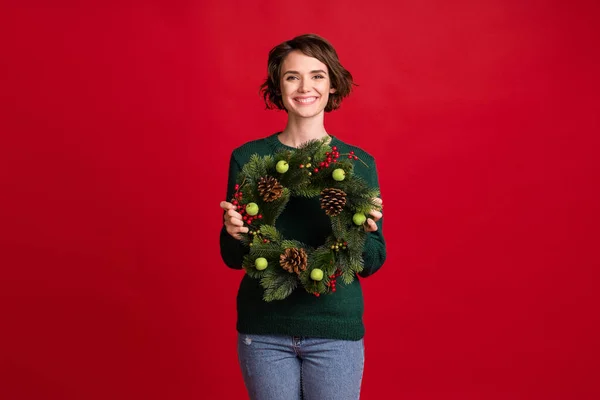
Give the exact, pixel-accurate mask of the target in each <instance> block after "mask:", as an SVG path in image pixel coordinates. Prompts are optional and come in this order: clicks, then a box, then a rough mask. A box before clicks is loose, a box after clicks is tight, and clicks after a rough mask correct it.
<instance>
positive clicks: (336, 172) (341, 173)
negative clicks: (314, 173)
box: [331, 168, 346, 182]
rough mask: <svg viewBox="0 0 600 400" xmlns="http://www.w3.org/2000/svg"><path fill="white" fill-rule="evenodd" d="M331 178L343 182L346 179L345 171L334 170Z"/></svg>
mask: <svg viewBox="0 0 600 400" xmlns="http://www.w3.org/2000/svg"><path fill="white" fill-rule="evenodd" d="M331 176H332V177H333V179H335V180H336V181H338V182H341V181H343V180H344V179H346V171H344V169H343V168H336V169H334V170H333V172H332V173H331Z"/></svg>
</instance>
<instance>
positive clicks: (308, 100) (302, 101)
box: [296, 97, 316, 103]
mask: <svg viewBox="0 0 600 400" xmlns="http://www.w3.org/2000/svg"><path fill="white" fill-rule="evenodd" d="M315 99H316V97H309V98H308V99H296V101H297V102H299V103H310V102H312V101H315Z"/></svg>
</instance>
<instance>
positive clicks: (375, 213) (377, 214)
mask: <svg viewBox="0 0 600 400" xmlns="http://www.w3.org/2000/svg"><path fill="white" fill-rule="evenodd" d="M369 215H371V216H372V217H373V219H374V220H375V222H377V221H379V220H380V219H381V217H383V214H382V213H381V211H377V210H371V212H369Z"/></svg>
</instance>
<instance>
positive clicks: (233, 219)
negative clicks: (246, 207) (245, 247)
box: [221, 201, 248, 240]
mask: <svg viewBox="0 0 600 400" xmlns="http://www.w3.org/2000/svg"><path fill="white" fill-rule="evenodd" d="M221 208H222V209H223V210H225V214H224V215H223V224H224V225H225V229H226V230H227V233H229V234H230V235H231V236H233V237H234V238H236V239H238V240H240V239H241V238H242V237H241V235H240V233H247V232H248V227H246V226H244V220H243V219H242V215H241V214H240V213H238V212H237V211H235V210H236V209H237V206H234V205H233V204H231V203H229V202H227V201H222V202H221Z"/></svg>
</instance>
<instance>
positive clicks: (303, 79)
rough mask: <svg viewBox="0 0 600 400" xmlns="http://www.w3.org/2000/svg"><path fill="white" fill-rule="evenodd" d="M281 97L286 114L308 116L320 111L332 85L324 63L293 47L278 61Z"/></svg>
mask: <svg viewBox="0 0 600 400" xmlns="http://www.w3.org/2000/svg"><path fill="white" fill-rule="evenodd" d="M279 85H280V87H281V97H282V100H283V105H284V107H285V109H286V110H287V111H288V116H292V115H295V116H297V117H301V118H310V117H314V116H316V115H319V114H321V113H323V110H324V109H325V106H327V101H328V100H329V94H330V93H335V89H333V88H331V81H330V79H329V71H328V70H327V66H326V65H325V64H323V63H322V62H321V61H319V60H317V59H316V58H313V57H309V56H307V55H305V54H304V53H302V52H300V51H298V50H295V51H292V52H291V53H290V54H288V55H287V57H286V58H285V60H284V61H283V64H282V65H281V81H280V82H279Z"/></svg>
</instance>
